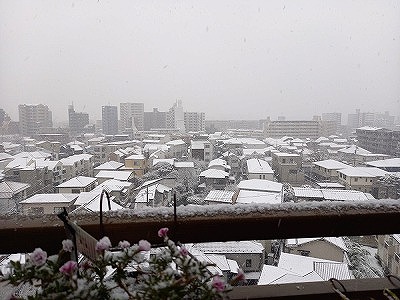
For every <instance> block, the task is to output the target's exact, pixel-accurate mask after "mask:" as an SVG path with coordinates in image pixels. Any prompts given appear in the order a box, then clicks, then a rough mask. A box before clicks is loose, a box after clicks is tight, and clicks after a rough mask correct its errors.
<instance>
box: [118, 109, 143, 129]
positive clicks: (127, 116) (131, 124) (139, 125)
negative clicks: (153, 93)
mask: <svg viewBox="0 0 400 300" xmlns="http://www.w3.org/2000/svg"><path fill="white" fill-rule="evenodd" d="M119 114H120V120H121V127H122V130H126V129H129V130H131V129H135V128H136V129H137V130H139V131H143V130H144V103H131V102H124V103H120V105H119Z"/></svg>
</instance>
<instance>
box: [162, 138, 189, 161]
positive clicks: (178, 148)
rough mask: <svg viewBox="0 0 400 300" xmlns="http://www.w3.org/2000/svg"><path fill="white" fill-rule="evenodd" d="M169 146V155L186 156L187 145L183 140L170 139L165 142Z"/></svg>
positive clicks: (175, 156)
mask: <svg viewBox="0 0 400 300" xmlns="http://www.w3.org/2000/svg"><path fill="white" fill-rule="evenodd" d="M166 145H167V146H168V147H169V149H168V152H169V155H170V157H173V158H182V157H187V154H188V147H187V145H186V143H185V142H184V141H183V140H172V141H169V142H167V143H166Z"/></svg>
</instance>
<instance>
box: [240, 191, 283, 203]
mask: <svg viewBox="0 0 400 300" xmlns="http://www.w3.org/2000/svg"><path fill="white" fill-rule="evenodd" d="M281 202H282V195H281V193H274V192H260V191H248V190H240V191H239V194H238V196H237V199H236V203H238V204H249V203H268V204H278V203H281Z"/></svg>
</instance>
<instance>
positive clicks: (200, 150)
mask: <svg viewBox="0 0 400 300" xmlns="http://www.w3.org/2000/svg"><path fill="white" fill-rule="evenodd" d="M190 151H191V152H190V154H191V157H192V158H193V159H197V160H201V161H205V162H210V161H211V160H212V158H213V151H214V150H213V145H212V144H211V143H210V142H209V141H191V144H190Z"/></svg>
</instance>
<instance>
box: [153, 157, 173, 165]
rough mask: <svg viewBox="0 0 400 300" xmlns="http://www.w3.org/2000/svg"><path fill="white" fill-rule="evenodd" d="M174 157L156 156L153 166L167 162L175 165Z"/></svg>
mask: <svg viewBox="0 0 400 300" xmlns="http://www.w3.org/2000/svg"><path fill="white" fill-rule="evenodd" d="M174 161H175V159H174V158H154V159H153V166H155V165H156V164H158V163H167V164H170V165H171V166H173V165H174Z"/></svg>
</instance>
